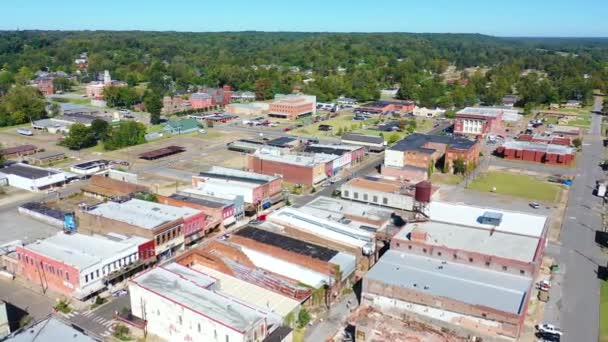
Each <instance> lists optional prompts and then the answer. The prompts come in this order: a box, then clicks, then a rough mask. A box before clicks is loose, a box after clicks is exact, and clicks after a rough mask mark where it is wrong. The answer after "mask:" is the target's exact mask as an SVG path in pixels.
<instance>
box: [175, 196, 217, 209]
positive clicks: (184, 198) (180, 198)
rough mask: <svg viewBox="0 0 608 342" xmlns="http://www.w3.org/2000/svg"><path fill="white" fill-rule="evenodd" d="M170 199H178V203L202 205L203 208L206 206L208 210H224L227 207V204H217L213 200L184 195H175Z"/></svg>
mask: <svg viewBox="0 0 608 342" xmlns="http://www.w3.org/2000/svg"><path fill="white" fill-rule="evenodd" d="M169 197H170V198H173V199H176V200H178V201H184V202H189V203H193V204H198V205H202V206H205V207H208V208H222V207H224V206H226V204H225V203H222V202H216V201H212V200H208V199H204V198H199V197H194V196H188V195H182V194H173V195H171V196H169Z"/></svg>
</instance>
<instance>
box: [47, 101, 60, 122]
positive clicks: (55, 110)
mask: <svg viewBox="0 0 608 342" xmlns="http://www.w3.org/2000/svg"><path fill="white" fill-rule="evenodd" d="M60 114H61V106H60V105H59V104H58V103H56V102H53V103H51V105H50V106H49V116H50V117H52V118H53V117H56V116H58V115H60Z"/></svg>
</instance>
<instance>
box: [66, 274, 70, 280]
mask: <svg viewBox="0 0 608 342" xmlns="http://www.w3.org/2000/svg"><path fill="white" fill-rule="evenodd" d="M65 280H67V281H70V274H69V273H68V272H65Z"/></svg>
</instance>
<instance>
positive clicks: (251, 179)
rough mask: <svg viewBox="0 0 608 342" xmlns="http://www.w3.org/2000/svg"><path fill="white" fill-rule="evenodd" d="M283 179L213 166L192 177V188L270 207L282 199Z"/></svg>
mask: <svg viewBox="0 0 608 342" xmlns="http://www.w3.org/2000/svg"><path fill="white" fill-rule="evenodd" d="M282 185H283V179H282V178H281V177H276V176H269V175H266V174H260V173H255V172H247V171H241V170H236V169H230V168H225V167H219V166H213V167H211V168H210V169H209V170H207V171H204V172H201V173H200V174H199V175H198V176H193V177H192V186H193V187H195V188H198V189H201V190H204V191H207V192H210V193H217V194H222V193H224V194H229V195H233V196H243V200H244V201H245V203H248V204H253V205H258V204H259V205H262V206H270V205H271V204H273V203H276V202H278V201H280V200H281V199H282V190H283V187H282Z"/></svg>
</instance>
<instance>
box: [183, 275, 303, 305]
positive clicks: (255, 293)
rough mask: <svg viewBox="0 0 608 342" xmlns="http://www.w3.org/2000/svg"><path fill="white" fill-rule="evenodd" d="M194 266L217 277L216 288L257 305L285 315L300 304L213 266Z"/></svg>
mask: <svg viewBox="0 0 608 342" xmlns="http://www.w3.org/2000/svg"><path fill="white" fill-rule="evenodd" d="M192 268H193V269H195V270H196V271H199V272H201V273H203V274H206V275H209V276H211V277H213V278H215V279H217V280H218V281H219V287H216V289H218V290H219V291H221V292H223V293H226V294H228V295H230V296H232V297H235V298H237V299H240V300H242V301H244V302H247V303H251V304H253V305H255V306H257V307H260V308H266V309H267V310H271V311H274V312H276V313H278V314H279V315H281V316H283V317H284V316H286V315H288V314H289V313H290V312H293V311H294V309H296V308H297V307H299V306H300V302H298V301H297V300H294V299H292V298H289V297H285V296H283V295H281V294H279V293H276V292H273V291H270V290H267V289H265V288H263V287H260V286H257V285H255V284H252V283H248V282H246V281H244V280H241V279H238V278H235V277H232V276H230V275H227V274H225V273H222V272H219V271H216V270H214V269H212V268H209V267H205V266H203V265H200V264H196V265H194V266H192Z"/></svg>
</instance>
